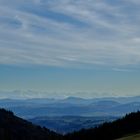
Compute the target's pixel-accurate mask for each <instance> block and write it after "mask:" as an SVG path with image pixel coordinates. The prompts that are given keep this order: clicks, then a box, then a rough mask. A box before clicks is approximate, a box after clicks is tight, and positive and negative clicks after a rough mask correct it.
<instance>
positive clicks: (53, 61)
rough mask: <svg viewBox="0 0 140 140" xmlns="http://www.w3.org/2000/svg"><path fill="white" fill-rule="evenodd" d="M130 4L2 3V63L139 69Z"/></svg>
mask: <svg viewBox="0 0 140 140" xmlns="http://www.w3.org/2000/svg"><path fill="white" fill-rule="evenodd" d="M132 2H133V3H134V1H130V0H129V1H125V0H124V1H118V2H112V1H110V0H103V1H100V0H95V1H92V0H87V1H84V0H77V1H75V0H31V1H27V0H21V1H18V0H13V1H12V2H11V1H10V2H9V1H8V0H0V11H1V12H0V44H1V45H0V64H16V65H22V64H25V65H26V64H34V65H53V66H66V67H67V66H75V65H83V66H84V65H89V66H94V65H107V66H108V65H109V66H116V67H117V66H128V65H139V63H140V47H139V46H140V41H139V36H140V29H139V24H140V17H139V12H140V10H139V8H135V6H134V5H132V4H131V3H132ZM136 2H138V1H137V0H135V3H136Z"/></svg>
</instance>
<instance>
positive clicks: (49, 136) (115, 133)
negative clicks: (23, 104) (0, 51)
mask: <svg viewBox="0 0 140 140" xmlns="http://www.w3.org/2000/svg"><path fill="white" fill-rule="evenodd" d="M139 132H140V112H137V113H131V114H129V115H126V116H125V117H124V118H122V119H118V120H116V121H114V122H110V123H104V124H102V125H100V126H99V127H96V128H91V129H87V130H86V129H83V130H81V131H78V132H74V133H71V134H67V135H65V136H62V135H59V134H56V133H55V132H52V131H50V130H48V129H46V128H41V127H40V126H36V125H33V124H32V123H30V122H28V121H26V120H23V119H21V118H19V117H16V116H15V115H14V114H13V113H12V112H10V111H6V110H4V109H0V139H1V140H93V139H94V140H104V139H105V140H115V139H118V140H131V139H132V140H135V139H136V140H137V139H139V136H140V135H133V136H131V137H126V138H123V137H124V136H128V135H131V134H136V133H139ZM119 138H122V139H119ZM134 138H135V139H134Z"/></svg>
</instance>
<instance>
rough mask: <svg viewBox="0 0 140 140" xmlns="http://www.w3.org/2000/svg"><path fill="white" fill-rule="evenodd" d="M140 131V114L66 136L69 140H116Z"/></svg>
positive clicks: (133, 114) (132, 114)
mask: <svg viewBox="0 0 140 140" xmlns="http://www.w3.org/2000/svg"><path fill="white" fill-rule="evenodd" d="M139 131H140V112H137V113H131V114H129V115H126V116H125V117H124V118H122V119H119V120H117V121H114V122H111V123H104V124H103V125H101V126H99V127H97V128H93V129H88V130H84V129H83V130H81V131H79V132H75V133H72V134H68V135H66V139H67V140H114V139H117V138H121V137H124V136H127V135H130V134H134V133H138V132H139Z"/></svg>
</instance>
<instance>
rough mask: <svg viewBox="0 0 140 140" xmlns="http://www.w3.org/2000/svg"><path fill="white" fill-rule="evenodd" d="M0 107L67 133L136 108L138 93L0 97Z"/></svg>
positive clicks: (120, 115) (134, 110) (138, 101)
mask: <svg viewBox="0 0 140 140" xmlns="http://www.w3.org/2000/svg"><path fill="white" fill-rule="evenodd" d="M0 107H1V108H6V109H8V110H11V111H13V112H14V113H15V114H16V115H17V116H19V117H22V118H24V119H27V120H30V121H31V122H33V123H35V124H38V125H41V126H45V127H47V128H49V129H51V130H54V131H55V132H59V133H63V134H65V133H68V132H73V131H78V130H80V129H81V128H86V129H87V128H91V127H95V126H98V125H100V124H101V123H103V122H105V121H107V122H109V121H112V120H115V119H117V118H119V117H122V116H124V115H125V114H126V113H130V112H136V111H138V110H140V96H137V97H118V98H113V97H111V98H94V99H83V98H76V97H69V98H66V99H45V98H44V99H41V98H39V99H26V100H25V99H23V100H14V99H1V100H0Z"/></svg>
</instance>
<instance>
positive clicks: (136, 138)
mask: <svg viewBox="0 0 140 140" xmlns="http://www.w3.org/2000/svg"><path fill="white" fill-rule="evenodd" d="M117 140H140V134H135V135H132V136H128V137H123V138H120V139H117Z"/></svg>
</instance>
